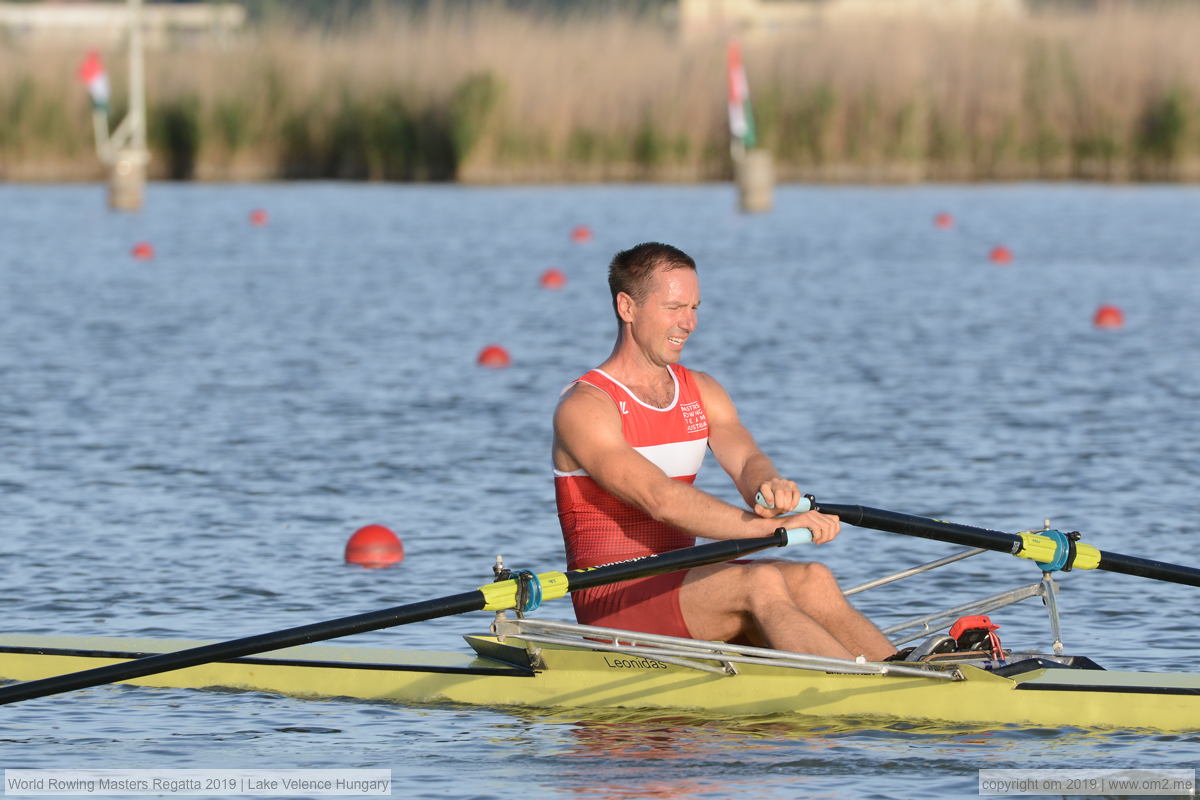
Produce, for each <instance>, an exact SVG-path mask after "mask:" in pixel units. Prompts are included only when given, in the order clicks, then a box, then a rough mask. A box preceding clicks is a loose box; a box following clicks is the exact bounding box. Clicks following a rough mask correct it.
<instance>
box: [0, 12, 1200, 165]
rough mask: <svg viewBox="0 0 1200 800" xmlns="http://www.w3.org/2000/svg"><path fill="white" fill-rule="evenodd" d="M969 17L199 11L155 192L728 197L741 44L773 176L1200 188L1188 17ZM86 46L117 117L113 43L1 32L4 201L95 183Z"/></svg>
mask: <svg viewBox="0 0 1200 800" xmlns="http://www.w3.org/2000/svg"><path fill="white" fill-rule="evenodd" d="M931 2H932V0H931ZM977 2H980V3H981V4H980V5H979V6H978V8H977V10H976V13H947V12H945V11H944V9H945V8H947V7H950V6H957V7H958V8H959V10H960V12H961V8H962V7H964V6H965V5H968V4H970V0H943V2H942V4H941V6H939V7H940V8H942V9H943V10H942V11H941V12H932V11H930V10H929V9H930V8H933V7H934V5H936V4H934V5H931V4H930V3H922V2H918V0H892V3H891V4H889V2H887V1H886V0H882V1H880V2H875V3H868V2H866V0H825V2H811V3H805V2H803V0H800V1H799V2H791V3H788V2H783V0H765V1H764V0H759V1H758V2H757V3H755V2H753V1H752V0H743V1H742V2H734V3H719V2H715V0H713V1H711V2H707V3H701V2H698V1H696V2H690V3H689V2H684V3H637V4H629V3H594V4H593V3H558V4H555V3H525V4H514V3H509V4H503V3H487V2H461V3H455V2H444V3H419V4H414V3H387V2H374V3H328V4H303V3H297V4H283V3H274V4H271V3H259V4H250V5H248V6H240V4H216V5H218V6H238V7H241V8H245V9H246V11H247V14H246V17H245V21H244V23H243V24H240V25H238V26H237V28H236V30H231V31H223V32H221V33H220V35H217V33H215V32H213V31H209V32H208V33H207V34H205V35H195V34H191V35H169V34H168V35H165V36H161V37H158V38H156V39H152V40H151V41H150V43H149V46H148V48H147V51H146V68H147V98H148V129H149V139H150V142H149V143H150V149H151V162H150V165H149V177H150V178H152V179H174V180H196V181H268V180H289V179H306V180H311V179H335V180H362V181H456V182H460V183H466V184H499V183H558V182H568V183H569V182H607V181H614V182H616V181H647V182H699V181H719V180H729V179H730V177H731V175H732V166H731V164H730V157H729V133H728V127H727V120H726V105H725V92H726V88H725V81H726V78H725V45H726V43H727V42H728V40H729V38H730V35H737V36H738V38H739V39H740V40H741V43H742V48H743V51H744V53H745V62H746V69H747V73H748V75H749V80H750V85H751V94H752V99H753V102H754V111H755V114H756V116H757V119H758V132H759V137H760V142H761V144H762V146H763V147H765V148H767V149H769V150H770V151H771V152H772V153H773V155H774V159H775V169H776V174H777V176H778V178H779V180H781V181H806V182H833V183H838V182H855V183H863V182H865V183H910V182H922V181H1018V180H1088V181H1113V182H1123V181H1177V182H1192V181H1196V180H1200V125H1197V120H1198V119H1200V49H1197V48H1196V46H1195V42H1196V41H1200V4H1197V3H1189V2H1154V1H1153V0H1131V1H1129V2H1094V3H1086V2H1083V3H1063V2H1058V3H1038V2H1036V0H1034V1H1033V2H1025V3H1001V2H998V0H996V2H992V3H986V2H982V0H977ZM9 5H19V6H38V5H42V4H37V3H29V4H9ZM182 5H198V4H182ZM314 8H315V9H317V10H314ZM763 9H766V10H765V11H763ZM885 9H886V11H885ZM759 12H762V13H763V14H766V17H764V19H760V20H757V24H756V20H755V14H756V13H759ZM772 13H774V14H775V16H771V14H772ZM722 14H724V16H721V15H722ZM789 14H790V16H789ZM87 49H98V50H99V51H100V52H101V54H102V55H103V56H104V58H105V60H106V62H107V63H108V64H109V65H110V74H111V81H112V109H111V111H110V115H111V116H110V119H119V118H120V117H121V116H122V115H123V114H124V109H125V107H126V105H127V103H128V96H127V90H126V89H127V87H126V85H125V83H126V82H125V72H124V66H123V65H124V58H123V55H122V44H121V42H120V41H119V40H117V39H110V40H107V41H106V40H103V39H102V38H101V39H98V40H97V41H96V42H92V43H88V42H84V41H82V40H80V39H79V38H78V37H75V38H68V37H55V36H35V35H29V31H20V30H15V29H13V28H11V27H10V28H7V29H2V30H0V76H3V78H2V80H0V118H2V119H3V120H4V122H3V124H2V125H0V181H14V182H15V181H20V182H60V181H87V180H98V179H102V178H103V176H104V168H103V166H102V165H101V164H100V163H99V162H98V160H97V158H96V155H95V152H94V149H93V144H92V126H91V121H90V110H89V105H88V100H87V93H86V91H85V90H84V89H83V87H82V86H81V85H80V83H79V81H78V79H77V77H76V75H75V71H76V68H77V66H78V64H79V62H80V60H81V58H82V56H83V53H84V52H85V51H86V50H87Z"/></svg>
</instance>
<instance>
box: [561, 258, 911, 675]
mask: <svg viewBox="0 0 1200 800" xmlns="http://www.w3.org/2000/svg"><path fill="white" fill-rule="evenodd" d="M608 282H609V288H610V290H611V292H612V299H613V310H614V311H615V312H616V315H617V339H616V344H615V345H614V346H613V350H612V354H611V355H609V357H608V359H607V360H605V361H604V363H602V364H601V365H600V366H599V367H597V368H596V369H594V370H591V371H590V372H588V373H587V374H585V375H583V376H582V377H581V378H579V379H578V380H576V381H575V382H574V383H572V384H571V385H570V386H569V387H568V388H567V389H566V390H565V391H564V392H563V396H562V398H561V400H560V402H559V405H558V409H557V410H556V411H555V414H554V448H553V459H554V476H555V479H554V484H555V495H556V498H557V502H558V515H559V521H560V523H561V525H562V531H563V539H564V541H565V543H566V551H567V566H568V568H569V569H578V568H583V567H590V566H596V565H599V564H607V563H611V562H614V561H623V560H626V559H632V558H638V557H641V556H646V555H650V554H652V553H662V552H665V551H668V550H676V549H679V548H681V547H690V546H691V545H693V544H695V541H696V538H695V537H697V536H702V537H705V538H708V539H739V538H752V537H761V536H769V535H770V534H771V533H772V532H773V531H774V530H775V529H776V528H780V527H783V528H786V529H788V530H794V529H796V528H808V529H809V530H810V531H812V538H813V542H814V543H816V544H824V543H825V542H828V541H831V540H832V539H833V538H834V537H835V536H837V534H838V530H839V521H838V519H837V517H834V516H828V515H825V514H821V513H818V512H816V511H809V512H806V513H802V514H788V513H787V512H788V511H790V510H792V509H794V508H795V507H796V506H797V504H798V503H799V501H800V500H801V497H802V495H801V492H800V489H799V488H798V487H797V485H796V484H795V483H794V482H793V481H790V480H787V479H786V478H782V477H780V476H779V472H778V471H777V470H776V469H775V465H774V464H773V463H772V462H771V459H769V458H768V457H767V456H766V455H765V454H764V453H763V452H762V451H761V450H759V449H758V446H757V445H756V444H755V441H754V437H753V436H751V435H750V432H749V431H748V430H747V429H746V428H745V427H744V426H743V425H742V423H741V421H740V420H739V419H738V414H737V409H735V408H734V405H733V401H732V400H730V398H729V395H728V394H726V392H725V390H724V389H723V388H722V387H721V384H719V383H718V382H717V381H716V380H715V379H713V378H712V377H710V376H709V375H706V374H705V373H703V372H693V371H691V370H688V369H686V368H684V367H683V366H682V365H681V364H680V363H679V358H680V354H681V353H682V351H683V347H684V345H685V344H686V342H687V339H688V337H689V336H691V335H692V333H693V332H694V331H695V330H696V310H697V308H699V306H700V283H699V280H698V278H697V275H696V263H695V261H693V260H692V258H691V257H690V256H688V255H687V254H686V253H684V252H682V251H680V250H678V249H676V248H674V247H671V246H670V245H665V244H658V243H653V242H650V243H646V244H640V245H637V246H636V247H633V248H631V249H629V250H625V251H622V252H620V253H617V255H616V256H615V257H614V258H613V260H612V263H611V265H610V266H609V277H608ZM706 447H707V448H709V449H711V450H712V452H713V455H714V456H716V459H717V462H718V463H719V464H720V465H721V467H722V469H724V470H725V472H727V473H728V474H729V476H730V478H732V479H733V483H734V485H735V486H736V487H737V489H738V492H739V493H740V494H741V496H742V498H743V499H744V500H745V502H746V506H747V508H745V509H743V508H739V507H736V506H733V505H730V504H728V503H726V502H724V501H722V500H719V499H718V498H716V497H714V496H713V495H710V494H707V493H706V492H703V491H701V490H699V489H697V488H695V487H694V486H693V485H692V482H693V481H694V480H695V477H696V473H697V471H699V469H700V464H701V462H702V461H703V459H704V453H705V449H706ZM757 493H761V494H762V497H763V499H764V500H765V501H766V505H762V504H759V503H757V502H756V499H755V495H756V494H757ZM571 599H572V601H573V602H574V604H575V615H576V618H577V619H578V620H579V622H581V623H583V624H588V625H599V626H602V627H612V628H621V629H623V630H635V631H641V632H643V633H657V634H665V635H669V636H681V637H690V638H694V639H710V640H719V641H725V642H731V643H732V642H739V643H748V644H753V645H759V646H767V647H772V648H776V649H779V650H792V651H796V652H801V653H810V654H815V655H822V656H837V657H841V658H853V657H855V656H858V655H864V656H866V657H867V659H869V660H873V661H877V660H882V659H884V658H885V657H887V656H890V655H892V654H894V653H895V648H894V647H893V646H892V645H891V643H890V642H888V640H887V638H886V637H884V635H883V634H882V633H881V632H880V631H879V629H878V628H876V627H875V626H874V625H873V624H872V623H871V622H870V621H869V620H867V619H866V617H864V616H863V615H862V614H860V613H859V612H858V611H856V610H855V609H854V608H853V607H852V606H851V605H850V604H849V603H848V602H847V601H846V598H845V596H844V595H843V594H842V591H841V589H840V588H839V587H838V585H837V582H836V580H835V579H834V577H833V574H832V573H831V572H830V571H829V569H828V568H827V567H825V566H824V565H822V564H812V563H797V562H790V561H781V560H766V559H763V560H754V561H745V562H732V563H726V564H714V565H710V566H705V567H697V568H695V569H691V570H688V571H686V572H681V573H678V572H677V573H670V574H666V575H658V576H654V577H650V578H642V579H639V580H635V581H627V582H624V583H618V584H613V585H611V586H600V587H596V588H593V589H588V590H586V591H583V592H576V593H574V594H573V595H572V596H571Z"/></svg>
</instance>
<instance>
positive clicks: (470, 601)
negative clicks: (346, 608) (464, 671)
mask: <svg viewBox="0 0 1200 800" xmlns="http://www.w3.org/2000/svg"><path fill="white" fill-rule="evenodd" d="M483 604H484V598H483V593H482V592H480V591H479V590H478V589H476V590H475V591H472V592H464V593H462V594H456V595H452V596H450V597H443V598H440V599H437V600H426V601H423V602H420V603H411V604H409V605H404V606H396V607H394V608H387V609H383V610H381V611H369V612H367V613H365V614H356V615H354V616H351V617H342V618H341V619H335V620H329V621H327V622H317V623H313V624H311V625H301V626H299V627H296V628H288V629H286V630H282V631H274V632H272V633H262V634H258V635H255V636H247V637H245V638H242V639H233V640H232V641H228V642H218V643H215V644H206V645H201V646H200V647H192V648H188V649H187V650H178V651H176V652H173V653H163V654H161V655H154V656H143V657H142V658H137V659H134V660H132V661H124V662H121V663H120V664H110V665H108V666H105V667H96V668H94V669H88V670H83V671H82V672H70V673H67V674H66V675H56V676H54V677H52V678H41V679H39V680H33V681H26V682H24V683H17V684H13V685H12V686H3V687H0V705H3V704H5V703H15V702H17V701H19V700H32V699H34V698H35V697H45V696H47V695H51V694H61V693H62V692H72V691H75V690H76V689H87V688H88V687H91V686H100V685H102V684H106V683H116V682H118V681H127V680H131V679H133V678H143V677H145V676H147V675H156V674H158V673H160V672H172V671H173V670H177V669H184V668H186V667H194V666H197V665H199V664H209V663H212V662H214V661H226V660H228V659H231V658H241V657H242V656H249V655H254V654H255V653H265V652H267V651H270V650H281V649H283V648H284V647H294V646H296V645H301V644H308V643H310V642H319V641H323V640H325V639H336V638H338V637H339V636H350V635H351V634H355V633H365V632H366V631H374V630H378V629H380V628H389V627H393V626H396V625H404V624H407V623H409V622H421V621H422V620H427V619H434V618H436V617H445V616H450V615H452V614H462V613H466V612H468V611H478V610H480V609H481V608H483Z"/></svg>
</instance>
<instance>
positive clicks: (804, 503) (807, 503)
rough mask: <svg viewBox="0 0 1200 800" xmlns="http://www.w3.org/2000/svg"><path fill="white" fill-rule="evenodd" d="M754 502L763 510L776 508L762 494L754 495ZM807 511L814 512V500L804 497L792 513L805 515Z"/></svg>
mask: <svg viewBox="0 0 1200 800" xmlns="http://www.w3.org/2000/svg"><path fill="white" fill-rule="evenodd" d="M754 502H756V503H758V504H759V505H760V506H762V507H763V508H774V507H775V506H774V505H773V504H771V503H768V502H767V499H766V498H765V497H763V493H762V492H759V493H758V494H756V495H754ZM805 511H812V498H810V497H809V496H808V495H804V496H803V497H801V498H800V502H799V503H796V507H795V508H793V509H792V511H791V513H804V512H805Z"/></svg>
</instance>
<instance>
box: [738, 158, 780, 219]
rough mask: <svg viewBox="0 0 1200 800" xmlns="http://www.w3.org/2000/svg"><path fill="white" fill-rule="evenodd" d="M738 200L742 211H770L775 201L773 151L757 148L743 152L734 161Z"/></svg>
mask: <svg viewBox="0 0 1200 800" xmlns="http://www.w3.org/2000/svg"><path fill="white" fill-rule="evenodd" d="M733 171H734V178H735V180H736V181H737V187H738V200H739V205H740V207H741V209H742V211H744V212H746V213H751V214H753V213H759V212H763V211H770V210H771V206H772V205H773V203H774V189H775V170H774V166H773V164H772V162H771V152H770V151H769V150H763V149H760V148H756V149H753V150H746V151H744V152H742V153H741V154H740V155H739V157H737V158H735V159H734V162H733Z"/></svg>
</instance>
